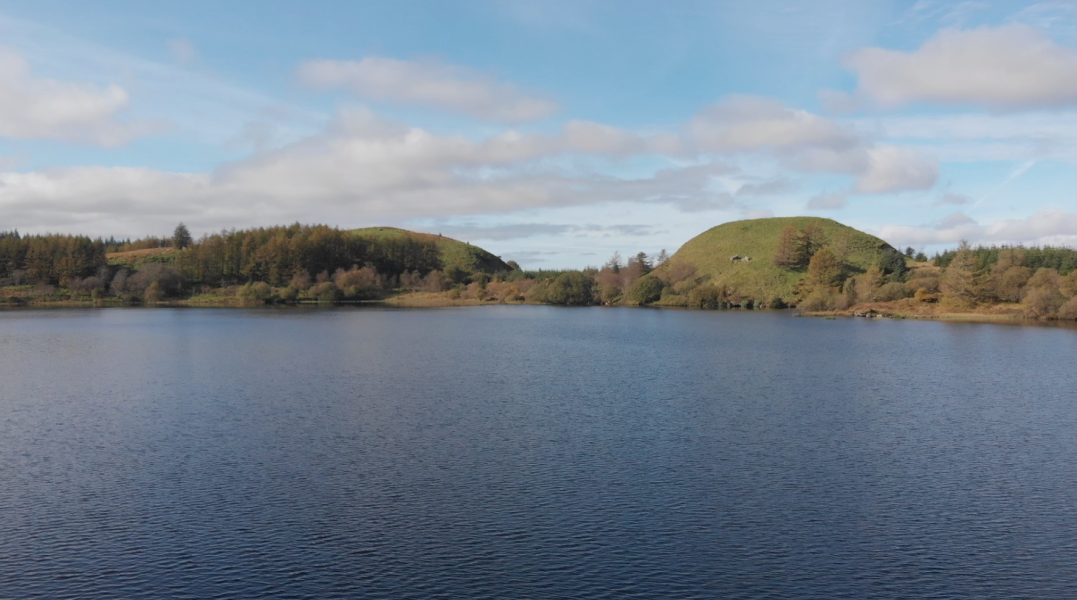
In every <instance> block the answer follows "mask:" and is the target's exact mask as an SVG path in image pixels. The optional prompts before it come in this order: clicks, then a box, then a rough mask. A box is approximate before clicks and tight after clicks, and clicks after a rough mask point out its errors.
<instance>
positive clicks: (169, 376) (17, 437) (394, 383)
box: [0, 306, 1077, 599]
mask: <svg viewBox="0 0 1077 600" xmlns="http://www.w3.org/2000/svg"><path fill="white" fill-rule="evenodd" d="M1075 365H1077V331H1075V330H1072V329H1062V328H1046V327H1015V326H1002V325H985V324H960V323H939V322H916V321H889V320H862V319H861V320H822V319H808V318H794V317H792V316H791V314H789V313H788V312H754V313H753V312H736V311H729V312H710V311H708V312H703V311H676V310H646V309H639V310H635V309H603V308H583V309H563V308H561V309H558V308H551V307H540V306H504V307H480V308H454V309H425V310H420V309H416V310H392V309H371V308H336V309H259V310H254V309H252V310H237V309H231V310H229V309H220V310H217V309H103V310H89V309H83V310H39V311H6V312H0V597H2V598H80V599H86V598H90V599H97V598H126V599H134V598H164V597H167V598H319V599H321V598H394V599H396V598H424V599H425V598H435V597H441V598H716V597H721V598H819V599H823V598H826V599H832V598H856V599H864V598H913V597H915V598H976V599H983V598H1018V597H1020V598H1062V597H1075V596H1077V368H1075Z"/></svg>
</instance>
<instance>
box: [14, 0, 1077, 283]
mask: <svg viewBox="0 0 1077 600" xmlns="http://www.w3.org/2000/svg"><path fill="white" fill-rule="evenodd" d="M790 215H817V216H825V217H830V218H833V219H836V220H839V221H841V222H844V223H847V224H849V225H852V226H854V227H858V228H861V229H864V230H866V231H869V232H872V233H875V234H877V235H879V236H881V237H882V238H884V239H885V240H887V241H889V242H890V243H892V244H894V245H898V246H901V247H904V246H913V247H915V248H923V249H925V250H927V251H928V252H931V251H934V250H936V249H940V248H944V247H949V246H952V245H953V244H955V243H956V242H957V241H958V240H960V239H962V238H965V239H969V240H972V241H973V242H974V243H975V242H979V243H1001V242H1020V243H1025V244H1037V243H1039V244H1046V243H1051V244H1066V245H1071V246H1077V1H1075V2H1064V1H1050V2H1040V3H1030V2H1006V1H993V2H975V1H961V2H934V1H930V0H913V1H892V2H890V1H886V0H879V1H874V2H863V1H862V0H851V1H844V0H831V1H819V2H792V1H788V2H785V1H783V2H779V1H773V0H754V1H753V2H741V1H731V2H692V1H689V0H681V1H678V2H664V3H660V2H634V1H616V2H615V1H607V2H601V1H589V0H570V1H566V2H561V1H558V0H544V1H543V2H530V1H529V2H515V1H510V0H504V1H473V2H448V1H437V2H399V1H394V2H375V1H367V2H344V1H341V2H328V1H308V2H296V1H291V2H270V1H266V0H262V1H258V2H253V1H251V2H244V1H240V0H234V1H229V2H221V1H220V0H215V1H202V0H183V1H172V0H158V1H155V2H152V3H151V2H142V1H135V0H114V1H111V2H105V1H103V0H99V1H88V0H79V1H63V0H35V2H25V1H19V2H12V1H7V0H0V230H9V229H16V228H17V229H18V230H20V231H22V232H47V231H54V232H77V233H86V234H91V235H106V236H108V235H115V236H125V237H126V236H132V237H138V236H143V235H168V234H169V233H170V232H171V230H172V228H173V227H174V226H175V224H176V223H178V222H180V221H184V222H186V223H187V225H188V226H189V227H190V228H191V230H192V232H193V233H194V234H195V235H196V236H197V235H200V234H202V233H205V232H210V231H216V230H219V229H222V228H232V227H237V228H245V227H250V226H258V225H272V224H284V223H291V222H295V221H299V222H304V223H327V224H330V225H336V226H340V227H345V228H352V227H362V226H369V225H395V226H401V227H407V228H410V229H416V230H421V231H429V232H433V233H443V234H444V235H449V236H452V237H457V238H459V239H463V240H468V241H471V242H473V243H476V244H479V245H481V246H484V247H486V248H488V249H490V250H492V251H493V252H495V253H496V254H499V255H501V256H503V257H504V258H506V259H516V260H518V261H519V262H520V263H521V264H523V265H524V266H529V267H536V268H538V267H545V268H552V267H582V266H585V265H588V264H600V263H602V262H604V261H605V260H606V258H607V257H608V256H609V255H610V254H611V253H612V252H613V251H615V250H616V251H620V252H621V253H622V254H628V253H632V254H634V253H635V252H638V251H640V250H642V251H645V252H648V253H655V252H657V251H658V250H659V249H662V248H666V249H668V250H670V251H673V250H674V249H676V248H677V247H678V246H679V245H680V244H682V243H684V242H685V241H687V240H688V239H690V238H691V237H692V236H694V235H696V234H698V233H700V232H701V231H704V230H706V229H708V228H710V227H712V226H714V225H717V224H720V223H724V222H727V221H732V220H738V219H745V218H758V217H765V216H790Z"/></svg>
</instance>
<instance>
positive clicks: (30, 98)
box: [0, 48, 147, 146]
mask: <svg viewBox="0 0 1077 600" xmlns="http://www.w3.org/2000/svg"><path fill="white" fill-rule="evenodd" d="M128 102H129V98H128V95H127V92H126V91H125V90H124V89H123V88H121V87H119V86H116V85H109V86H107V87H100V86H96V85H93V84H88V83H68V82H61V81H56V80H52V79H45V78H39V77H33V76H32V75H31V73H30V68H29V65H27V63H26V61H25V60H24V59H23V58H22V57H21V56H19V55H18V54H15V53H14V52H12V51H10V50H7V49H3V48H0V136H7V137H14V138H21V139H52V140H61V141H65V142H76V143H87V144H96V145H101V146H117V145H120V144H123V143H125V142H127V141H128V140H129V139H130V138H131V137H133V136H135V135H138V134H140V133H145V132H146V131H147V129H146V128H145V127H142V126H134V125H130V124H127V123H123V122H120V121H118V120H117V119H116V116H117V113H119V112H120V111H122V110H124V109H125V108H127V105H128Z"/></svg>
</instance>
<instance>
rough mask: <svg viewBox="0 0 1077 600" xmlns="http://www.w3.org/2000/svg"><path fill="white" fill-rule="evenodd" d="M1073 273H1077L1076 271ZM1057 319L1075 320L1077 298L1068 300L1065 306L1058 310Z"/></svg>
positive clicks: (1076, 315) (1076, 316)
mask: <svg viewBox="0 0 1077 600" xmlns="http://www.w3.org/2000/svg"><path fill="white" fill-rule="evenodd" d="M1074 272H1075V273H1077V271H1074ZM1058 318H1059V319H1068V320H1075V319H1077V296H1074V297H1072V298H1070V299H1069V300H1067V301H1066V303H1065V304H1063V305H1062V306H1060V307H1059V308H1058Z"/></svg>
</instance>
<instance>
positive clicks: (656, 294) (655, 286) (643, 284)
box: [627, 277, 663, 304]
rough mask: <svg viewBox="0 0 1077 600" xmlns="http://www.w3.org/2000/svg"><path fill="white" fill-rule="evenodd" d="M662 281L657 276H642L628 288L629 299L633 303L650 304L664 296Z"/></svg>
mask: <svg viewBox="0 0 1077 600" xmlns="http://www.w3.org/2000/svg"><path fill="white" fill-rule="evenodd" d="M662 287H663V286H662V282H661V281H659V279H658V278H657V277H640V278H639V279H637V280H636V282H635V283H633V284H632V287H630V288H628V294H627V300H628V302H629V303H631V304H650V303H652V302H657V301H658V300H660V299H661V298H662Z"/></svg>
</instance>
